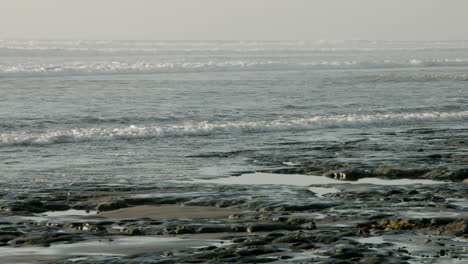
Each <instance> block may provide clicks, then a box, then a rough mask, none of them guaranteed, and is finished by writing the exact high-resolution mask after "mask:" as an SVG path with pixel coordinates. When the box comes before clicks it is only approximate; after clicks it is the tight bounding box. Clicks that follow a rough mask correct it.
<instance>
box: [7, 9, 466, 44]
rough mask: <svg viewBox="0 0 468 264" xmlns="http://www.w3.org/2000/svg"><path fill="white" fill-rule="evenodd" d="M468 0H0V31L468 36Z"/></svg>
mask: <svg viewBox="0 0 468 264" xmlns="http://www.w3.org/2000/svg"><path fill="white" fill-rule="evenodd" d="M467 14H468V0H0V39H94V40H131V39H134V40H317V39H330V40H349V39H366V40H461V39H463V40H468V15H467Z"/></svg>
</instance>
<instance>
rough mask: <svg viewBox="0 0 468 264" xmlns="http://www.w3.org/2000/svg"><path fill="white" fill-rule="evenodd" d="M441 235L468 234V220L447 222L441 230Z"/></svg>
mask: <svg viewBox="0 0 468 264" xmlns="http://www.w3.org/2000/svg"><path fill="white" fill-rule="evenodd" d="M441 234H442V235H447V236H463V235H466V234H468V220H460V221H456V222H452V223H450V224H447V225H446V226H445V227H444V228H443V230H442V231H441Z"/></svg>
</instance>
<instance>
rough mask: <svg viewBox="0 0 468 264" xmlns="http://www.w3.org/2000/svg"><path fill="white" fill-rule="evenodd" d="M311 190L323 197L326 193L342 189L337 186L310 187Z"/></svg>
mask: <svg viewBox="0 0 468 264" xmlns="http://www.w3.org/2000/svg"><path fill="white" fill-rule="evenodd" d="M309 190H310V191H311V192H313V193H315V195H317V196H318V197H323V196H324V195H325V194H328V193H338V192H340V190H338V189H337V188H326V187H309Z"/></svg>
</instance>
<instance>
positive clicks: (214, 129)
mask: <svg viewBox="0 0 468 264" xmlns="http://www.w3.org/2000/svg"><path fill="white" fill-rule="evenodd" d="M465 120H468V111H462V112H427V113H393V114H373V115H336V116H315V117H311V118H301V119H285V120H281V119H280V120H270V121H252V122H207V121H206V122H198V123H186V124H180V125H165V126H158V125H153V126H136V125H130V126H123V127H118V128H101V127H95V128H75V129H69V130H48V131H41V132H11V133H3V134H0V146H12V145H49V144H58V143H76V142H103V141H104V142H105V141H116V140H132V139H143V140H144V139H157V138H168V137H191V136H210V135H215V134H245V133H267V132H287V131H309V130H315V129H321V128H362V127H382V126H383V127H384V126H395V125H404V124H414V123H424V122H443V121H465Z"/></svg>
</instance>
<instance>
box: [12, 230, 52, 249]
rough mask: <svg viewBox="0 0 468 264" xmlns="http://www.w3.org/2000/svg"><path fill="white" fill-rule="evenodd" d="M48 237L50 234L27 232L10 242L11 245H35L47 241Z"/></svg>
mask: <svg viewBox="0 0 468 264" xmlns="http://www.w3.org/2000/svg"><path fill="white" fill-rule="evenodd" d="M47 238H48V234H47V233H44V234H26V235H23V236H20V237H17V238H15V239H13V240H10V241H9V242H8V244H9V245H12V246H17V245H33V244H40V243H45V242H46V240H47Z"/></svg>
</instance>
